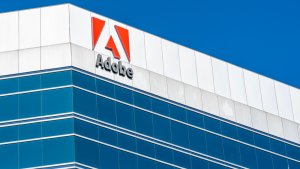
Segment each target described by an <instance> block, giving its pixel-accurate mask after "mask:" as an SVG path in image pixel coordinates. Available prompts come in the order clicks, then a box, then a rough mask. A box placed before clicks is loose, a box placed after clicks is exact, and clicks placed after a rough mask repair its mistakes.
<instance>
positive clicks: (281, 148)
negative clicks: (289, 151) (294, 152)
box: [270, 139, 286, 155]
mask: <svg viewBox="0 0 300 169" xmlns="http://www.w3.org/2000/svg"><path fill="white" fill-rule="evenodd" d="M270 145H271V151H274V152H275V153H278V154H281V155H286V150H285V143H283V142H281V141H277V140H274V139H270Z"/></svg>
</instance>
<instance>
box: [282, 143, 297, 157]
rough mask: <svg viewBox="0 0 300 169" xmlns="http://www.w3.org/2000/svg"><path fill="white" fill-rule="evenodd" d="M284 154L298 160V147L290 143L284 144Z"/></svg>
mask: <svg viewBox="0 0 300 169" xmlns="http://www.w3.org/2000/svg"><path fill="white" fill-rule="evenodd" d="M285 147H286V154H287V156H288V157H291V158H294V159H296V160H300V155H299V154H300V148H298V147H295V146H292V145H290V144H285Z"/></svg>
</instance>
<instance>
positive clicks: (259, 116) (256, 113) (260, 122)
mask: <svg viewBox="0 0 300 169" xmlns="http://www.w3.org/2000/svg"><path fill="white" fill-rule="evenodd" d="M251 118H252V125H253V128H255V129H257V130H260V131H263V132H266V133H268V122H267V115H266V113H265V112H263V111H261V110H258V109H255V108H252V107H251Z"/></svg>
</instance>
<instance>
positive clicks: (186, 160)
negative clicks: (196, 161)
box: [173, 151, 192, 168]
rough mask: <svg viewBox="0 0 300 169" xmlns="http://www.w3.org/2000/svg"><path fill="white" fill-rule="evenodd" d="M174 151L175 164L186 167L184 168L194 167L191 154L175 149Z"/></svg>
mask: <svg viewBox="0 0 300 169" xmlns="http://www.w3.org/2000/svg"><path fill="white" fill-rule="evenodd" d="M173 153H174V164H175V165H178V166H181V167H184V168H192V166H191V159H190V156H189V155H186V154H183V153H180V152H178V151H173Z"/></svg>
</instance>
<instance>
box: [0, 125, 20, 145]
mask: <svg viewBox="0 0 300 169" xmlns="http://www.w3.org/2000/svg"><path fill="white" fill-rule="evenodd" d="M18 129H19V126H10V127H1V128H0V143H3V142H9V141H17V140H18V136H19V130H18ZM4 136H5V137H4Z"/></svg>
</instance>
